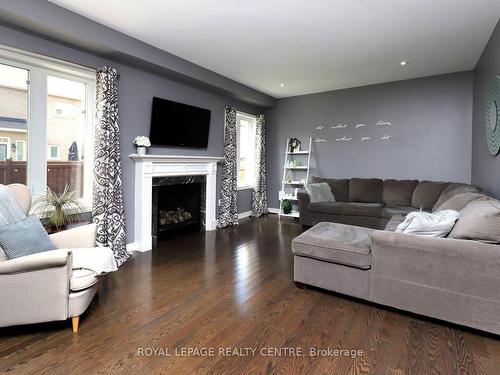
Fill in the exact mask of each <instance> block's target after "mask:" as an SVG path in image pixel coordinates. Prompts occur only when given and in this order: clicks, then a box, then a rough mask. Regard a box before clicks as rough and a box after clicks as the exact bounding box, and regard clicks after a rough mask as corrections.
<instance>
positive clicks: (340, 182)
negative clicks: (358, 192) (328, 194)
mask: <svg viewBox="0 0 500 375" xmlns="http://www.w3.org/2000/svg"><path fill="white" fill-rule="evenodd" d="M311 182H312V183H313V184H317V183H320V182H326V183H327V184H328V185H330V189H331V190H332V194H333V196H334V197H335V201H336V202H348V201H349V179H347V178H338V179H336V178H323V177H316V176H312V177H311Z"/></svg>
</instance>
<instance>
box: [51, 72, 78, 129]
mask: <svg viewBox="0 0 500 375" xmlns="http://www.w3.org/2000/svg"><path fill="white" fill-rule="evenodd" d="M49 79H50V80H51V81H52V82H50V83H52V85H54V84H57V82H54V81H57V79H56V78H54V77H50V78H49ZM54 116H55V117H63V118H70V119H73V118H75V104H73V103H62V102H55V103H54Z"/></svg>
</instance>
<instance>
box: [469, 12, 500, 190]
mask: <svg viewBox="0 0 500 375" xmlns="http://www.w3.org/2000/svg"><path fill="white" fill-rule="evenodd" d="M495 75H500V22H499V23H498V24H497V25H496V28H495V30H494V31H493V34H492V35H491V37H490V40H489V42H488V44H487V45H486V48H485V49H484V51H483V54H482V55H481V58H480V59H479V61H478V63H477V65H476V69H475V70H474V115H473V121H472V183H473V184H475V185H477V186H479V187H481V188H483V189H484V190H485V191H486V192H487V193H489V194H491V195H493V196H495V197H497V198H500V155H497V156H493V155H491V153H490V152H489V150H488V146H487V145H486V132H485V129H484V126H485V124H484V114H485V108H484V104H485V101H486V95H487V93H488V85H489V84H490V82H491V81H492V80H493V78H494V77H495Z"/></svg>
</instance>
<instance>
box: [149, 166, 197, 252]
mask: <svg viewBox="0 0 500 375" xmlns="http://www.w3.org/2000/svg"><path fill="white" fill-rule="evenodd" d="M204 197H205V176H174V177H159V178H154V179H153V196H152V198H153V202H152V203H153V205H152V207H153V210H152V221H151V224H152V228H151V232H152V241H153V246H156V245H157V244H158V243H159V242H161V241H162V240H163V239H166V238H169V237H172V236H176V235H180V234H182V233H186V232H192V231H200V230H202V229H203V230H204V229H205V223H204V220H203V219H204V216H205V214H204V212H205V208H204V202H205V198H204Z"/></svg>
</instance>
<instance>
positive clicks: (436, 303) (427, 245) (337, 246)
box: [292, 179, 500, 334]
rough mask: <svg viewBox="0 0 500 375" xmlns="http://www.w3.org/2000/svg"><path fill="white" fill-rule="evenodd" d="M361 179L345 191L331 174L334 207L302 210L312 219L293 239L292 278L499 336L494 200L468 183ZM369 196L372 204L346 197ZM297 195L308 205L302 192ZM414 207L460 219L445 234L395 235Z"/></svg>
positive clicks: (499, 239) (498, 213)
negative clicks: (336, 200) (340, 192)
mask: <svg viewBox="0 0 500 375" xmlns="http://www.w3.org/2000/svg"><path fill="white" fill-rule="evenodd" d="M353 180H354V181H355V182H354V184H351V183H352V181H353ZM359 180H360V179H351V181H348V184H349V185H350V186H349V188H351V189H352V186H355V189H354V191H355V193H354V194H351V192H348V193H347V195H344V196H341V195H335V191H336V190H334V188H335V189H338V188H339V186H340V187H343V188H345V184H346V183H345V181H343V182H342V183H340V182H338V181H339V180H335V181H333V180H330V184H331V187H332V191H334V195H335V196H336V197H343V199H345V198H346V197H347V199H346V200H347V201H343V202H339V203H340V204H326V205H325V206H326V207H329V206H331V207H335V209H332V210H330V211H329V212H326V207H324V208H323V212H319V211H318V209H317V208H316V207H315V206H314V205H313V204H309V207H307V208H308V210H307V211H302V210H301V219H302V213H303V212H306V218H305V220H304V222H303V224H306V225H313V224H315V225H314V226H313V227H312V228H310V229H309V230H307V231H305V232H304V233H302V234H301V235H299V236H298V237H296V238H295V239H294V240H293V242H292V251H293V254H294V280H295V281H296V282H298V283H301V284H308V285H312V286H316V287H319V288H323V289H327V290H331V291H335V292H338V293H342V294H346V295H350V296H354V297H357V298H361V299H364V300H367V301H371V302H375V303H378V304H381V305H386V306H391V307H394V308H397V309H401V310H405V311H410V312H413V313H417V314H421V315H426V316H430V317H433V318H437V319H442V320H445V321H449V322H453V323H457V324H460V325H464V326H468V327H472V328H476V329H480V330H483V331H487V332H491V333H495V334H500V202H499V201H498V200H495V199H493V198H491V197H487V196H486V195H483V194H482V193H481V192H479V191H478V190H477V189H476V188H474V187H473V186H470V185H466V184H458V183H435V182H416V181H399V182H398V181H395V180H386V181H384V182H380V180H373V179H372V180H370V181H359ZM361 186H363V187H365V188H366V190H364V189H360V187H361ZM369 186H370V187H371V188H376V189H377V191H376V193H374V192H369V191H368V187H369ZM410 191H411V193H410ZM344 192H345V191H344ZM356 194H361V195H356ZM369 194H371V195H370V199H372V200H375V198H376V199H377V202H359V201H356V202H349V200H351V198H356V199H363V200H368V199H367V198H366V197H368V196H369ZM410 196H411V201H410V200H409V199H410ZM360 197H361V198H360ZM403 198H404V200H403ZM300 199H301V205H302V207H301V209H304V208H306V206H305V204H306V202H307V196H302V197H301V198H300ZM352 203H357V204H352ZM360 203H364V204H363V205H360ZM365 204H369V205H365ZM310 206H312V207H310ZM420 207H422V208H423V209H425V210H428V211H432V210H438V209H454V210H457V211H459V212H460V215H459V219H458V221H457V222H456V224H455V227H454V228H453V230H452V231H451V233H450V234H449V235H448V236H447V237H446V238H435V237H425V236H414V235H407V234H402V233H395V232H394V229H395V227H396V225H397V223H398V222H401V221H402V220H403V219H404V216H405V212H406V211H411V210H415V209H419V208H420ZM390 213H392V214H393V215H392V216H391V215H390ZM333 221H336V222H333ZM349 224H357V226H356V225H349ZM379 228H386V229H384V230H377V229H379Z"/></svg>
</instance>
